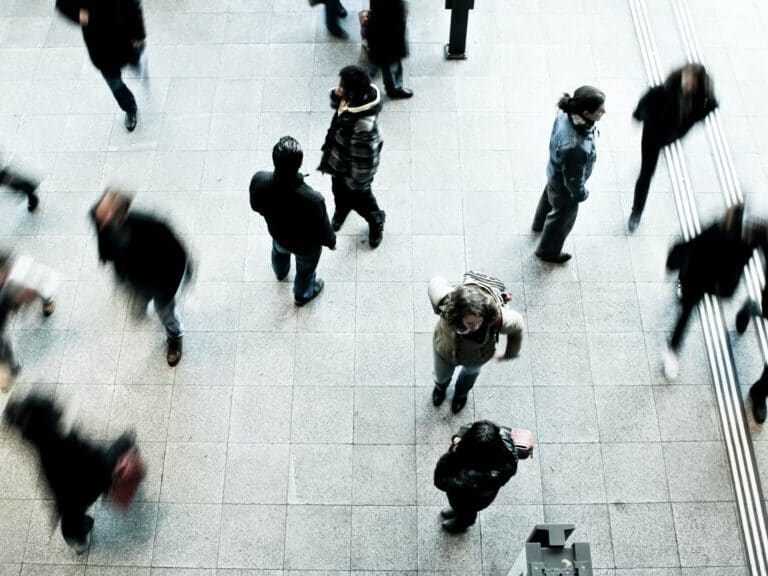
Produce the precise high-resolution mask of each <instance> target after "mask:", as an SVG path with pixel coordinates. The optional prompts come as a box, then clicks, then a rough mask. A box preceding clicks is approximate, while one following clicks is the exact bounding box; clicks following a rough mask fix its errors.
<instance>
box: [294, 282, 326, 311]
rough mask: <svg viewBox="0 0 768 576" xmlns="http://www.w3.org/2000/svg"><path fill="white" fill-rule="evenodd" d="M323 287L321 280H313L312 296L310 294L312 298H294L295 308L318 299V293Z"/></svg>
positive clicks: (323, 283)
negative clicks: (313, 290)
mask: <svg viewBox="0 0 768 576" xmlns="http://www.w3.org/2000/svg"><path fill="white" fill-rule="evenodd" d="M323 286H325V282H323V279H322V278H318V279H317V280H315V286H314V288H315V292H314V294H312V296H310V297H309V298H295V299H294V300H293V301H294V303H295V304H296V306H304V305H305V304H307V303H309V302H311V301H312V300H314V299H315V298H317V297H318V295H319V294H320V292H322V291H323Z"/></svg>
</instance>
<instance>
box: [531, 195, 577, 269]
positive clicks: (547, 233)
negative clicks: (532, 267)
mask: <svg viewBox="0 0 768 576" xmlns="http://www.w3.org/2000/svg"><path fill="white" fill-rule="evenodd" d="M578 213H579V203H578V202H577V201H576V200H574V199H573V198H571V197H570V196H569V195H568V193H567V192H558V191H556V190H555V189H554V188H553V187H552V186H550V185H549V184H547V185H546V186H545V187H544V191H543V192H542V193H541V198H539V205H538V206H537V207H536V214H535V215H534V217H533V225H532V226H531V228H533V230H534V231H536V232H538V231H542V234H541V240H539V247H538V249H537V250H536V255H537V256H554V255H556V254H560V252H562V251H563V244H565V239H566V238H567V237H568V234H570V233H571V230H573V225H574V224H575V223H576V215H577V214H578Z"/></svg>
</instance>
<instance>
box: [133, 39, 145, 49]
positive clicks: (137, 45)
mask: <svg viewBox="0 0 768 576" xmlns="http://www.w3.org/2000/svg"><path fill="white" fill-rule="evenodd" d="M143 45H144V40H131V46H133V49H134V50H138V49H139V48H141V47H142V46H143Z"/></svg>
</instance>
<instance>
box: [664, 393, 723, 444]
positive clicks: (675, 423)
mask: <svg viewBox="0 0 768 576" xmlns="http://www.w3.org/2000/svg"><path fill="white" fill-rule="evenodd" d="M653 396H654V400H655V404H656V412H657V414H658V417H659V431H660V433H661V439H662V440H665V441H686V440H717V439H719V438H721V437H722V433H721V431H720V424H719V421H718V418H717V412H716V408H715V397H714V392H713V390H712V389H711V388H710V387H709V386H669V387H654V388H653Z"/></svg>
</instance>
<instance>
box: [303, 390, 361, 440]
mask: <svg viewBox="0 0 768 576" xmlns="http://www.w3.org/2000/svg"><path fill="white" fill-rule="evenodd" d="M353 404H354V397H353V389H352V388H330V389H328V388H325V387H306V388H305V387H298V386H297V387H295V388H294V399H293V410H292V424H291V441H292V442H296V443H299V444H351V443H352V421H353Z"/></svg>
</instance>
